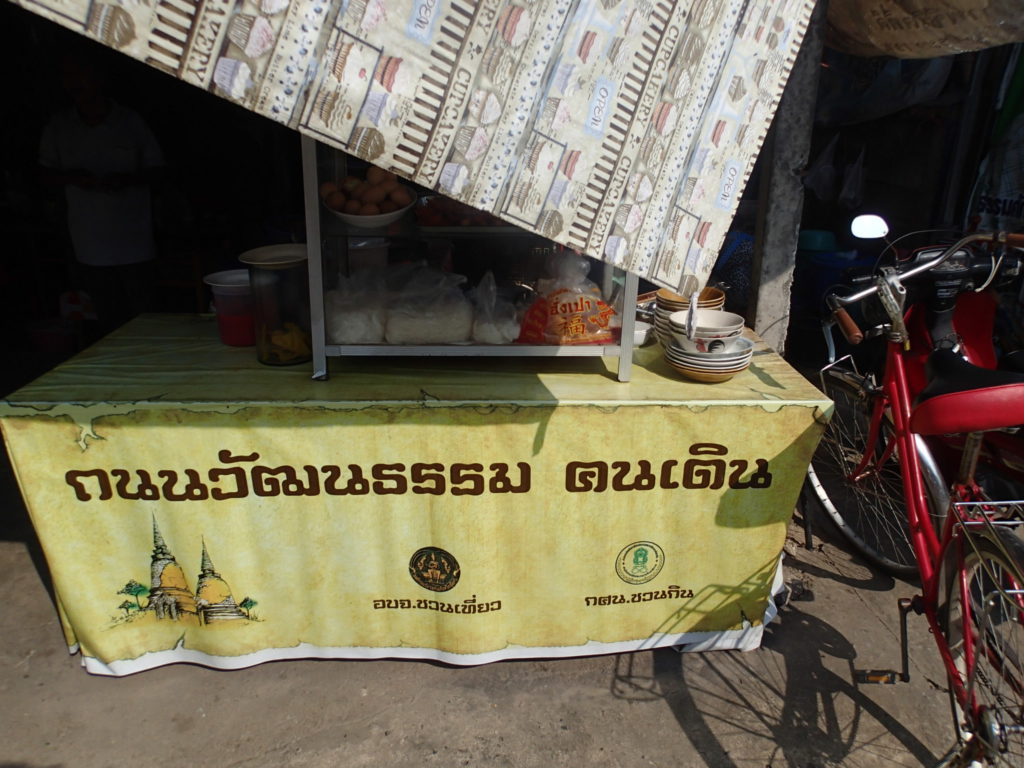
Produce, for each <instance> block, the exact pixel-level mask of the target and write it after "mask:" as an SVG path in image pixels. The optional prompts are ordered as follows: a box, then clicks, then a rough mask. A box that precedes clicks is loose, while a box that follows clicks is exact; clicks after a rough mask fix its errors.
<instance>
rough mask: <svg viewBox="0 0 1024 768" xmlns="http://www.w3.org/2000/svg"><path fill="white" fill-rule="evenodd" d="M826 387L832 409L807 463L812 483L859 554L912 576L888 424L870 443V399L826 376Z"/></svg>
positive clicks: (900, 486) (895, 456) (900, 485)
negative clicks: (866, 457)
mask: <svg viewBox="0 0 1024 768" xmlns="http://www.w3.org/2000/svg"><path fill="white" fill-rule="evenodd" d="M825 389H826V394H827V395H828V396H829V397H830V398H831V399H832V400H833V402H834V403H835V411H834V414H833V416H832V420H831V422H830V423H829V426H828V427H827V428H826V431H825V435H824V436H823V438H822V441H821V444H820V446H819V449H818V452H817V453H816V454H815V457H814V459H813V461H812V464H811V472H810V473H809V474H810V475H811V482H812V487H813V489H814V490H815V492H816V495H817V497H818V499H819V501H820V502H821V503H822V505H823V506H824V508H825V510H826V512H828V514H829V515H830V516H831V517H832V518H833V519H834V520H835V521H836V522H837V523H838V524H839V526H840V530H841V531H842V532H843V534H844V535H845V536H846V537H847V538H848V539H849V540H850V541H851V543H852V544H853V545H854V546H856V547H857V548H858V549H859V550H860V551H861V552H862V553H863V554H865V555H866V556H867V557H868V558H869V559H871V560H872V561H873V562H875V563H878V564H879V565H881V566H882V567H884V568H886V569H888V570H890V571H892V572H894V573H897V574H899V575H901V576H910V575H914V574H916V570H917V568H916V564H915V560H914V555H913V549H912V547H911V544H910V535H909V526H908V524H907V519H906V505H905V503H904V500H903V481H902V477H901V475H900V468H899V455H898V452H897V451H895V450H894V447H893V441H892V436H893V433H892V428H891V425H890V424H889V422H888V421H885V422H883V423H882V424H881V425H880V427H881V429H880V431H879V432H878V439H877V440H875V443H877V444H876V445H868V439H869V436H870V435H871V434H872V430H871V414H870V412H869V404H870V402H871V400H870V398H869V397H866V396H865V393H862V392H859V391H857V390H855V389H854V388H853V387H852V386H851V385H849V384H847V383H846V382H844V381H839V380H835V379H828V378H827V379H826V381H825ZM865 454H867V455H868V459H867V461H865V460H864V458H865ZM854 473H858V474H857V476H856V477H855V476H854Z"/></svg>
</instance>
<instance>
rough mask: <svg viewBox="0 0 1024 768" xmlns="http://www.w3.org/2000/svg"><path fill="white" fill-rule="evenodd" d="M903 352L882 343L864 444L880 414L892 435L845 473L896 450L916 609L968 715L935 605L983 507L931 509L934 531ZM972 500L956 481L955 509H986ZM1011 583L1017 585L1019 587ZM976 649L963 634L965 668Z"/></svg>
mask: <svg viewBox="0 0 1024 768" xmlns="http://www.w3.org/2000/svg"><path fill="white" fill-rule="evenodd" d="M903 352H904V350H903V345H902V343H901V342H900V341H898V340H889V341H887V346H886V365H885V373H884V378H883V381H882V385H881V387H880V389H879V394H878V395H877V396H876V397H875V398H874V403H873V405H872V414H871V423H870V428H869V433H868V438H867V445H871V446H877V445H878V437H879V434H880V433H881V425H882V421H883V420H884V419H885V418H886V413H888V414H890V416H891V420H892V424H893V429H892V433H893V436H892V438H891V439H890V441H889V443H888V444H887V445H885V446H884V447H883V448H882V449H881V454H880V455H875V454H871V453H865V455H864V456H863V457H861V460H860V462H859V464H858V465H857V467H856V468H855V469H854V470H853V472H851V477H853V478H859V477H862V476H863V475H864V474H865V473H867V472H870V471H872V466H882V465H884V464H885V462H886V461H887V460H888V459H889V457H890V456H891V455H892V453H893V452H894V451H898V455H899V464H900V473H901V478H902V480H903V487H904V498H905V501H906V504H907V517H908V520H909V524H910V537H911V544H912V546H913V550H914V556H915V560H916V562H917V566H918V571H919V573H920V576H921V586H922V595H921V606H920V609H921V612H922V613H924V615H925V617H926V619H927V621H928V624H929V627H930V629H931V632H932V635H933V636H934V637H935V641H936V645H937V646H938V650H939V654H940V655H941V657H942V661H943V665H944V666H945V668H946V671H947V674H948V677H949V680H950V684H951V685H952V687H953V692H954V695H955V696H956V699H957V701H958V702H959V703H960V707H961V708H962V709H964V710H965V711H970V712H971V713H972V716H976V715H977V703H976V702H974V701H973V700H972V693H973V691H972V688H973V680H964V678H963V675H962V673H961V671H960V669H958V668H957V665H956V662H955V660H954V659H953V656H952V653H951V652H950V647H949V643H948V640H947V638H946V636H945V634H944V632H943V630H942V627H941V626H940V621H939V605H940V601H941V598H942V595H941V589H942V586H943V583H944V580H943V578H942V573H943V570H942V564H943V563H944V562H945V561H946V560H947V558H948V557H949V556H950V555H949V553H950V552H952V553H953V557H954V558H955V562H956V563H957V564H962V563H963V562H964V557H965V555H966V549H965V547H966V546H969V544H968V543H967V538H968V537H967V536H965V535H961V534H962V532H963V529H964V527H965V526H969V525H971V524H972V523H979V524H984V522H985V521H986V520H987V518H986V517H985V514H984V511H983V510H982V514H981V515H980V516H979V515H977V514H970V515H969V517H968V519H964V515H962V514H955V515H951V514H948V510H935V512H936V513H937V514H936V518H937V520H938V521H940V523H941V528H942V530H941V534H938V533H936V530H935V524H934V523H933V520H932V515H931V513H932V510H931V509H930V507H929V503H928V496H927V494H926V491H925V485H924V479H923V475H922V471H921V464H920V461H919V457H918V450H917V444H916V439H915V435H914V433H913V432H911V430H910V424H909V422H910V414H911V401H910V390H909V387H908V382H907V376H906V368H905V361H904V357H903ZM978 448H980V444H978V446H977V448H976V450H977V449H978ZM978 499H979V496H978V489H977V488H976V487H975V486H973V485H969V484H966V483H964V482H962V481H961V480H960V479H958V482H957V483H956V484H955V485H953V487H952V496H951V501H952V503H953V504H954V505H955V506H956V507H958V508H960V509H965V510H974V509H977V508H978V507H979V506H986V507H987V505H979V503H978ZM958 573H959V584H958V589H959V590H960V602H961V605H962V606H963V610H964V616H963V621H964V624H965V625H967V626H970V625H971V621H972V616H971V613H970V611H971V607H970V606H971V601H970V599H969V595H968V590H969V585H968V581H967V578H966V574H965V572H964V570H963V568H962V567H960V568H958ZM1017 586H1018V588H1019V587H1020V586H1021V585H1017ZM1017 602H1018V603H1019V604H1020V606H1021V609H1022V610H1024V592H1022V593H1021V596H1020V597H1019V598H1018V600H1017ZM977 652H978V649H977V648H975V642H974V638H973V637H972V636H971V634H970V633H965V636H964V658H965V662H966V669H967V670H970V671H973V670H974V669H975V656H976V653H977Z"/></svg>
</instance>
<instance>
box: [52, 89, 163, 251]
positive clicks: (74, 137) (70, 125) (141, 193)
mask: <svg viewBox="0 0 1024 768" xmlns="http://www.w3.org/2000/svg"><path fill="white" fill-rule="evenodd" d="M39 162H40V164H41V165H42V166H43V167H44V168H48V169H50V170H54V171H73V170H84V171H90V172H92V173H93V174H95V175H96V176H97V177H99V178H102V177H105V176H109V175H111V174H124V173H131V174H135V173H140V172H142V171H144V170H147V169H151V168H158V167H160V166H162V165H163V154H162V153H161V152H160V146H159V145H158V144H157V142H156V138H155V137H154V136H153V134H152V132H151V131H150V130H149V128H148V127H147V126H146V124H145V122H143V120H142V118H141V117H139V115H138V114H136V113H135V112H134V111H132V110H130V109H128V108H127V107H122V106H120V105H119V104H114V105H113V106H112V108H111V110H110V113H109V114H108V115H107V117H106V118H105V119H104V120H103V122H101V123H99V124H98V125H87V124H86V123H85V122H84V121H83V120H82V118H81V117H80V116H79V115H78V112H77V111H76V110H75V109H73V108H72V109H69V110H67V111H66V112H61V113H60V114H58V115H55V116H54V117H53V119H52V120H51V121H50V123H49V124H48V125H47V126H46V128H45V129H44V130H43V136H42V139H41V141H40V149H39ZM64 193H65V196H66V198H67V206H68V229H69V230H70V232H71V242H72V244H73V245H74V249H75V257H76V258H77V259H78V260H79V261H81V262H82V263H83V264H90V265H93V266H113V265H118V264H136V263H138V262H142V261H148V260H150V259H152V258H154V257H155V256H156V249H155V246H154V242H153V218H152V210H151V202H150V192H149V186H148V185H138V186H129V187H122V188H120V189H85V188H82V187H78V186H75V185H72V184H68V185H66V186H65V188H64Z"/></svg>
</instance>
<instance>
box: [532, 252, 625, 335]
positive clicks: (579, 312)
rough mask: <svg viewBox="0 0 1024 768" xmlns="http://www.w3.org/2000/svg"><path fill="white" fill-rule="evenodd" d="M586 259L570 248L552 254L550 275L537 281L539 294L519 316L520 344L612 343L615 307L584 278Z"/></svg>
mask: <svg viewBox="0 0 1024 768" xmlns="http://www.w3.org/2000/svg"><path fill="white" fill-rule="evenodd" d="M589 271H590V262H589V261H587V258H586V257H585V256H582V255H580V254H578V253H574V252H572V251H562V252H556V253H554V254H552V258H551V260H550V261H549V266H548V272H549V274H551V275H553V277H551V278H548V279H545V280H541V281H539V282H538V284H537V293H539V294H540V298H538V299H537V300H536V301H535V302H534V303H533V304H532V305H531V307H530V308H529V309H528V310H527V312H526V315H525V316H524V317H523V324H522V328H521V329H520V332H519V339H518V341H519V342H520V343H522V344H561V345H570V344H613V343H615V332H614V329H615V327H616V326H618V325H619V319H618V316H617V314H616V312H615V310H614V309H613V308H612V307H611V306H609V305H608V304H607V303H606V302H605V301H604V299H602V298H601V291H600V289H599V288H598V287H597V285H596V284H595V283H593V282H592V281H590V280H588V279H587V273H588V272H589Z"/></svg>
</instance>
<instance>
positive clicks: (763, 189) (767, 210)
mask: <svg viewBox="0 0 1024 768" xmlns="http://www.w3.org/2000/svg"><path fill="white" fill-rule="evenodd" d="M826 6H827V0H818V3H817V6H816V7H815V9H814V13H813V14H812V16H811V21H810V24H809V26H808V28H807V33H806V35H805V36H804V41H803V45H802V46H801V48H800V53H799V55H798V56H797V59H796V62H795V63H794V65H793V70H792V72H791V73H790V75H789V81H788V82H787V83H786V89H785V91H784V92H783V94H782V100H781V101H780V102H779V107H778V109H777V110H776V112H775V119H774V121H773V122H772V127H771V130H770V131H769V133H768V136H767V138H766V139H765V144H764V147H763V148H762V150H761V157H760V160H759V162H760V163H761V179H760V182H761V183H760V187H759V189H758V214H757V227H756V231H755V236H754V264H753V274H752V275H751V306H753V307H754V312H753V317H752V318H748V320H752V321H753V327H754V330H755V331H757V333H758V334H759V335H760V336H761V337H762V338H763V339H764V340H765V341H766V342H768V344H769V345H770V346H771V347H772V348H774V349H775V350H777V351H778V352H780V353H782V352H784V351H785V347H786V329H787V327H788V325H789V294H790V288H791V286H792V284H793V267H794V265H795V263H796V248H797V237H798V235H799V232H800V219H801V215H802V212H803V203H804V189H803V181H802V177H801V174H802V172H803V170H804V168H806V167H807V160H808V156H809V154H810V147H811V131H812V129H813V128H814V108H815V104H816V102H817V91H818V72H819V70H820V65H821V50H822V39H823V37H824V31H825V29H824V27H825V24H824V21H825V11H826Z"/></svg>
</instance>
